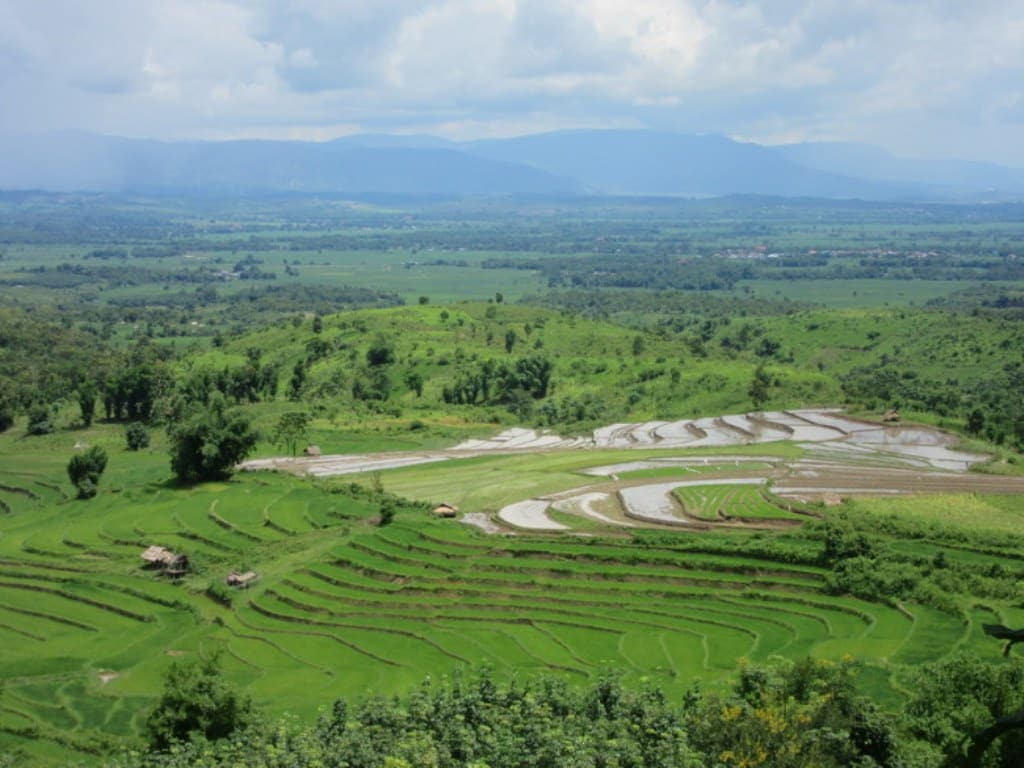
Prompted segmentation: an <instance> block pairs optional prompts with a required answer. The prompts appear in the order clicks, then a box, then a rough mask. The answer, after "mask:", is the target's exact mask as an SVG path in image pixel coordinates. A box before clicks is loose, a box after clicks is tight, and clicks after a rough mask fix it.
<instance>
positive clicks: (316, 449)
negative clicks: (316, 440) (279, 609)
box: [302, 445, 320, 456]
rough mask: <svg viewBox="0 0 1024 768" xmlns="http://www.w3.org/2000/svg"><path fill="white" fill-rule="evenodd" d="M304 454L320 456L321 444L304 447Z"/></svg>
mask: <svg viewBox="0 0 1024 768" xmlns="http://www.w3.org/2000/svg"><path fill="white" fill-rule="evenodd" d="M302 455H303V456H319V455H320V446H319V445H307V446H306V447H305V448H303V449H302Z"/></svg>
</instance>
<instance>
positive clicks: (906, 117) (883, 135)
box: [0, 0, 1024, 163]
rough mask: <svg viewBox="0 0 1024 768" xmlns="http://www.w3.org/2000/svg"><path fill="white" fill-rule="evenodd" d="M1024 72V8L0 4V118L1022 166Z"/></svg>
mask: <svg viewBox="0 0 1024 768" xmlns="http://www.w3.org/2000/svg"><path fill="white" fill-rule="evenodd" d="M1021 73H1024V0H1003V2H996V0H973V2H971V3H962V2H953V0H889V1H888V2H885V1H882V0H804V1H799V0H388V2H386V3H381V2H373V1H371V0H62V1H61V0H0V99H2V100H3V103H4V104H5V105H6V106H7V107H8V108H6V109H5V110H3V112H2V113H0V127H3V128H20V127H23V128H30V129H31V128H45V129H54V128H82V129H87V130H98V131H103V132H109V133H118V134H127V135H154V136H167V137H171V136H198V135H203V136H213V135H217V136H221V135H223V136H233V135H260V134H263V135H268V136H269V135H274V136H312V137H330V136H332V135H337V132H341V131H344V132H350V130H351V129H356V130H358V129H359V128H367V129H372V130H408V129H409V128H410V127H412V126H415V127H418V128H422V129H424V130H435V131H438V132H441V131H445V132H448V133H449V134H450V135H459V136H466V135H468V134H471V133H472V132H473V131H476V132H477V133H478V134H479V135H495V134H499V135H503V134H507V133H508V132H510V131H512V130H519V129H522V131H523V132H527V131H529V130H531V126H534V127H535V128H536V129H538V130H539V129H546V128H553V127H559V126H566V127H569V126H577V127H578V126H584V125H592V126H600V125H608V126H611V125H651V126H653V127H667V128H680V129H686V130H697V131H708V132H710V131H717V132H725V133H730V134H733V135H742V136H746V137H752V138H771V137H779V136H793V137H801V138H850V139H870V140H874V141H881V142H883V143H889V144H893V145H901V144H910V143H911V138H912V137H913V136H914V135H915V134H920V133H921V132H922V131H925V130H927V132H928V135H929V139H930V141H932V143H933V144H934V145H935V146H936V147H939V146H940V145H941V144H942V142H943V141H946V142H947V144H950V145H952V146H950V147H949V151H950V153H953V152H954V150H957V149H959V147H958V146H955V145H956V144H960V143H963V142H969V141H971V137H972V136H974V137H976V139H975V140H976V141H977V142H979V143H980V142H981V141H982V140H984V142H985V145H984V147H980V148H979V150H978V151H981V149H984V150H985V151H986V152H987V153H988V154H989V155H990V156H995V155H997V154H999V153H1002V154H1004V155H1005V156H1006V157H1007V158H1011V157H1012V158H1017V162H1021V163H1024V149H1022V148H1020V147H1018V146H1017V144H1018V142H1016V141H1014V140H1011V136H1012V134H1013V129H1015V128H1016V127H1019V123H1020V120H1021V112H1022V108H1021V104H1022V93H1021V91H1022V89H1021V88H1020V87H1019V86H1018V85H1016V83H1017V82H1018V81H1019V80H1020V77H1019V76H1020V74H1021ZM1014 153H1017V154H1014ZM960 154H964V152H962V151H961V152H960Z"/></svg>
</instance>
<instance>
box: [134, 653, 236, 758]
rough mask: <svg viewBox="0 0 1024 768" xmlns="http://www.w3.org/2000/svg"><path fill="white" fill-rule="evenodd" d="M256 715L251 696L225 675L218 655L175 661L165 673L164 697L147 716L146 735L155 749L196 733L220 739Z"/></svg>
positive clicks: (181, 740)
mask: <svg viewBox="0 0 1024 768" xmlns="http://www.w3.org/2000/svg"><path fill="white" fill-rule="evenodd" d="M253 715H254V711H253V706H252V701H251V700H250V699H249V697H248V696H245V695H243V694H239V693H237V692H236V691H235V690H234V689H233V688H231V686H229V685H228V684H227V683H226V682H225V681H224V679H223V677H222V676H221V670H220V657H219V656H218V655H214V656H210V657H208V658H205V659H200V660H199V661H195V662H191V663H179V662H177V661H175V662H172V663H171V666H170V667H169V668H168V670H167V674H166V676H165V677H164V690H163V693H162V694H161V696H160V700H159V701H158V702H157V705H156V707H155V708H154V709H153V711H152V712H151V713H150V714H149V717H148V718H146V738H147V741H148V742H149V748H150V750H152V751H154V752H156V751H160V752H163V751H167V750H168V749H169V748H170V747H171V746H172V745H173V744H175V743H177V742H184V741H188V740H189V739H190V738H193V737H195V736H200V737H202V738H204V739H207V740H209V741H216V740H217V739H223V738H224V737H226V736H230V735H231V734H232V733H234V732H235V731H236V730H238V729H240V728H242V727H244V726H246V725H248V724H249V723H250V722H251V721H252V719H253Z"/></svg>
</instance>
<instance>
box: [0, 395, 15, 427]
mask: <svg viewBox="0 0 1024 768" xmlns="http://www.w3.org/2000/svg"><path fill="white" fill-rule="evenodd" d="M14 413H15V411H14V398H12V397H10V396H9V395H7V394H6V393H5V392H4V391H3V390H0V432H6V431H7V430H8V429H10V428H11V427H13V426H14Z"/></svg>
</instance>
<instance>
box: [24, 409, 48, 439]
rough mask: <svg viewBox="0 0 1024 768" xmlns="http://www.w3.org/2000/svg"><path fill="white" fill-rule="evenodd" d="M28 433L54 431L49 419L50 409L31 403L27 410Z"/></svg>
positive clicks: (37, 433)
mask: <svg viewBox="0 0 1024 768" xmlns="http://www.w3.org/2000/svg"><path fill="white" fill-rule="evenodd" d="M27 431H28V433H29V434H30V435H48V434H50V433H51V432H53V431H54V426H53V422H51V421H50V409H49V408H48V407H47V406H45V405H33V406H32V407H31V408H29V411H28V429H27Z"/></svg>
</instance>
